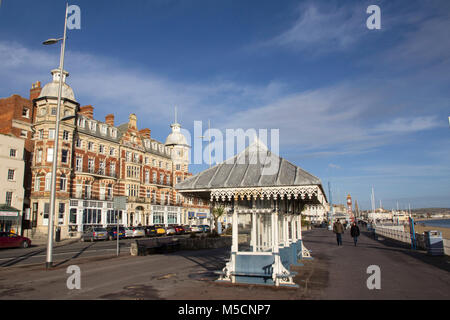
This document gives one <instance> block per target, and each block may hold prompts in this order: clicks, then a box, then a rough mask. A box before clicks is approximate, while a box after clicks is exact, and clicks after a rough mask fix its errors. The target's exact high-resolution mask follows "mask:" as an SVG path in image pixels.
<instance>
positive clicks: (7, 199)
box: [5, 191, 13, 206]
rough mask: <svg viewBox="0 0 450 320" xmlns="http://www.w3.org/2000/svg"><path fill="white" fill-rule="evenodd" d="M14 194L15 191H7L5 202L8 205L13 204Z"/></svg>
mask: <svg viewBox="0 0 450 320" xmlns="http://www.w3.org/2000/svg"><path fill="white" fill-rule="evenodd" d="M12 195H13V193H12V192H11V191H7V192H6V198H5V203H6V205H7V206H11V202H12Z"/></svg>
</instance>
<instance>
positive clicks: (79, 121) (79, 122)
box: [78, 118, 86, 128]
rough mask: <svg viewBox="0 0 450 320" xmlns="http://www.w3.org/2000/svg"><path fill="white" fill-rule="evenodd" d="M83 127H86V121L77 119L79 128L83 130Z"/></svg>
mask: <svg viewBox="0 0 450 320" xmlns="http://www.w3.org/2000/svg"><path fill="white" fill-rule="evenodd" d="M85 125H86V119H83V118H80V119H78V126H79V127H80V128H84V126H85Z"/></svg>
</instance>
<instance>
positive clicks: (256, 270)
mask: <svg viewBox="0 0 450 320" xmlns="http://www.w3.org/2000/svg"><path fill="white" fill-rule="evenodd" d="M235 257H236V258H235V259H236V260H235V267H234V269H235V270H234V271H231V272H230V275H231V276H234V277H235V282H237V283H247V284H265V285H274V284H275V283H274V281H273V264H274V262H275V255H255V254H237V255H236V256H235ZM287 269H288V270H289V268H287ZM215 273H216V274H220V275H224V274H225V273H224V272H223V271H217V272H215ZM295 274H296V273H293V272H290V273H289V275H288V276H294V275H295ZM276 277H277V278H284V277H286V275H283V274H280V275H276Z"/></svg>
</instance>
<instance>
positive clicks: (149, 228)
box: [144, 226, 158, 237]
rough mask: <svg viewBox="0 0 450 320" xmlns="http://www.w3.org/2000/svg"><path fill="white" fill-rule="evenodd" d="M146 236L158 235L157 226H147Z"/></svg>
mask: <svg viewBox="0 0 450 320" xmlns="http://www.w3.org/2000/svg"><path fill="white" fill-rule="evenodd" d="M144 231H145V236H146V237H155V236H157V235H158V234H157V232H156V227H155V226H145V227H144Z"/></svg>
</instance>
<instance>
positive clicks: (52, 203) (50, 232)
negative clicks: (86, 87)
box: [43, 4, 68, 269]
mask: <svg viewBox="0 0 450 320" xmlns="http://www.w3.org/2000/svg"><path fill="white" fill-rule="evenodd" d="M67 9H68V4H66V15H65V19H64V36H63V37H62V38H59V39H48V40H46V41H44V42H43V44H44V45H51V44H55V43H58V42H59V41H60V40H62V44H61V55H60V60H59V87H58V102H57V108H56V123H55V140H54V152H53V162H52V176H51V177H52V180H51V193H50V215H49V223H48V240H47V258H46V262H45V267H46V268H47V269H50V268H51V267H52V266H53V257H52V253H53V231H54V230H53V228H54V226H53V224H54V217H55V205H56V203H55V197H56V168H57V163H58V146H59V122H60V119H59V116H60V110H61V95H62V81H63V70H64V49H65V46H66V30H67V12H68V10H67Z"/></svg>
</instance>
